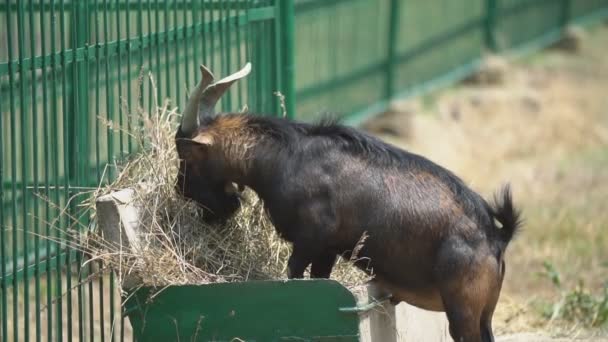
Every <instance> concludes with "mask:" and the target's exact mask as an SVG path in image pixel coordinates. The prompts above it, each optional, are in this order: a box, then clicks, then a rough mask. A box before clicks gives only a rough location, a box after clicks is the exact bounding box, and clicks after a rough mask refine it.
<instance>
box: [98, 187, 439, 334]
mask: <svg viewBox="0 0 608 342" xmlns="http://www.w3.org/2000/svg"><path fill="white" fill-rule="evenodd" d="M133 196H134V191H133V190H131V189H125V190H120V191H115V192H112V193H110V194H108V195H104V196H101V197H99V198H98V199H97V201H96V209H97V219H98V223H99V227H100V230H101V233H102V234H103V236H104V239H105V240H106V241H108V242H110V243H112V244H113V245H115V246H120V249H121V250H124V251H137V250H138V249H141V248H144V242H143V241H142V234H141V232H140V229H141V228H140V220H139V215H140V213H141V210H140V209H141V208H139V207H138V205H137V204H136V201H135V200H134V198H133ZM133 254H137V253H133ZM115 271H116V272H121V273H120V275H119V277H120V278H121V280H122V282H121V284H122V287H123V290H124V292H125V297H126V301H125V303H124V306H123V312H124V314H125V315H126V316H127V317H128V318H129V320H130V322H131V325H132V327H133V332H134V335H135V337H136V339H137V340H139V341H241V340H242V341H289V340H291V341H374V342H377V341H382V342H393V341H395V342H396V341H448V340H449V334H448V330H447V321H446V319H445V318H444V314H443V313H432V312H428V311H424V310H420V309H417V308H415V307H412V306H410V305H407V304H404V303H402V304H400V305H398V306H396V307H395V306H392V305H390V304H388V303H383V302H379V301H377V300H376V299H375V298H376V297H377V296H376V294H375V290H374V288H373V287H372V286H368V287H362V288H361V289H359V290H358V291H354V292H353V291H350V290H349V289H347V288H346V287H344V286H343V285H341V284H340V283H338V282H336V281H334V280H288V281H283V280H277V281H247V282H223V283H211V284H204V285H170V286H165V287H149V286H142V281H141V279H140V278H139V277H138V276H137V275H134V274H130V273H129V272H128V270H115Z"/></svg>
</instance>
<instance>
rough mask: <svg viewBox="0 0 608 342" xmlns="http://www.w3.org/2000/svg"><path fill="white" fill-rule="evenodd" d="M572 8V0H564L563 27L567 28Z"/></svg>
mask: <svg viewBox="0 0 608 342" xmlns="http://www.w3.org/2000/svg"><path fill="white" fill-rule="evenodd" d="M571 9H572V6H571V1H570V0H562V13H561V18H560V25H561V28H562V29H563V28H565V27H566V26H568V22H570V10H571Z"/></svg>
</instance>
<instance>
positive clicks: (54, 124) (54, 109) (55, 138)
mask: <svg viewBox="0 0 608 342" xmlns="http://www.w3.org/2000/svg"><path fill="white" fill-rule="evenodd" d="M50 5H51V12H50V16H49V20H50V22H51V27H50V28H51V32H50V33H51V46H50V51H51V52H52V53H55V52H56V51H57V42H56V38H55V37H56V29H57V16H56V12H55V7H56V3H55V0H51V2H50ZM57 62H58V59H57V58H53V59H52V60H51V70H52V71H51V76H52V79H51V113H56V114H55V115H52V120H51V137H52V138H51V145H52V147H53V149H52V154H53V155H52V160H53V185H54V191H53V201H54V202H55V204H56V207H55V208H54V210H53V212H54V213H55V215H56V218H55V219H54V220H53V222H54V224H53V227H52V228H54V229H55V231H54V234H53V235H54V236H59V230H58V229H57V228H58V227H57V223H58V222H59V224H61V220H60V218H59V212H60V209H59V205H60V202H59V201H60V193H59V186H60V185H59V122H58V117H59V115H58V113H59V108H58V101H57V96H58V95H57V75H58V74H59V72H58V65H57ZM47 234H48V236H49V237H50V236H51V226H47ZM53 246H54V247H55V253H56V255H57V259H56V263H55V265H56V266H57V272H56V275H57V281H56V283H58V284H59V286H58V287H55V291H57V290H56V289H57V288H58V289H59V291H58V292H59V293H61V283H60V282H61V277H60V276H59V274H60V273H59V272H60V270H61V264H60V259H61V258H59V257H58V256H59V253H61V250H60V245H59V243H58V242H57V240H55V242H54V244H53ZM50 263H51V262H50V260H49V261H48V263H47V265H48V268H49V274H51V275H52V273H51V271H50V268H51V266H50ZM48 282H49V285H48V290H47V295H48V299H47V305H48V311H49V320H48V322H49V326H48V330H49V334H48V340H49V342H50V341H52V340H53V330H54V324H53V323H54V321H53V288H54V287H53V286H52V283H53V278H52V276H49V280H48ZM61 302H62V298H61V296H59V297H58V298H57V301H56V303H55V305H57V307H59V308H61ZM55 322H59V323H61V310H60V309H59V310H57V316H56V318H55ZM60 326H61V324H58V328H57V329H55V332H56V336H57V340H59V341H61V331H60V330H59V327H60Z"/></svg>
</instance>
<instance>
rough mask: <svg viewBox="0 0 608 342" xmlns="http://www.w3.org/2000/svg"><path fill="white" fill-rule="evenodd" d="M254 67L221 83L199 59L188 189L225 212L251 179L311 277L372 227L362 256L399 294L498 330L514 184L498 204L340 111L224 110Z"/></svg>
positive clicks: (295, 273)
mask: <svg viewBox="0 0 608 342" xmlns="http://www.w3.org/2000/svg"><path fill="white" fill-rule="evenodd" d="M249 69H250V66H249V64H248V65H247V66H246V68H245V69H243V70H241V71H240V72H238V73H237V74H234V75H232V76H230V77H228V78H226V79H223V80H220V81H218V82H216V83H213V76H212V75H211V73H210V72H209V71H208V70H207V69H205V68H204V67H201V71H202V73H203V78H202V81H201V83H200V84H199V86H198V87H197V88H196V89H195V92H194V93H193V95H192V96H191V99H190V101H189V103H188V106H187V108H186V110H185V113H184V117H183V118H182V123H181V125H180V128H179V129H178V132H177V135H176V144H177V150H178V153H179V156H180V158H181V165H180V175H179V177H178V185H177V187H178V190H179V191H181V192H182V193H183V194H184V195H185V196H186V197H189V198H192V199H194V200H195V201H197V202H199V203H200V204H201V205H202V206H204V207H205V208H208V212H209V216H208V218H209V219H210V220H213V221H224V220H226V219H227V218H228V217H230V216H231V215H232V214H233V213H234V212H235V211H236V210H237V209H238V208H239V201H238V195H237V194H236V189H235V187H234V185H233V184H234V183H236V184H238V185H239V186H248V187H250V188H251V189H253V190H254V191H255V192H256V193H257V194H258V195H259V197H260V198H261V199H262V200H263V201H264V205H265V207H266V209H267V212H268V214H269V216H270V219H271V220H272V222H273V224H274V225H275V227H276V229H277V231H278V232H279V233H280V235H281V236H282V237H283V238H284V239H286V240H288V241H290V242H291V243H292V244H293V253H292V255H291V257H290V259H289V277H290V278H301V277H303V274H304V270H305V269H306V267H308V266H309V265H311V276H312V277H320V278H327V277H329V275H330V273H331V269H332V267H333V265H334V262H335V260H336V256H337V255H340V254H342V255H345V256H346V257H348V256H349V253H350V251H352V250H353V248H354V246H355V245H356V244H357V242H358V241H359V240H360V239H361V237H362V236H363V235H364V234H367V239H366V240H365V243H364V245H363V247H362V248H361V250H360V251H359V254H358V256H359V258H360V261H359V262H358V266H359V267H360V268H362V269H363V270H365V271H366V272H372V273H373V274H374V275H375V278H374V281H375V282H376V283H377V285H378V286H380V287H381V288H382V289H384V290H386V291H387V292H389V293H390V294H391V295H392V301H393V303H398V302H400V301H405V302H408V303H410V304H413V305H416V306H418V307H421V308H424V309H428V310H435V311H445V312H446V313H447V316H448V320H449V324H450V334H451V335H452V337H453V338H454V340H456V341H492V340H493V335H492V328H491V320H492V314H493V312H494V307H495V305H496V302H497V300H498V297H499V293H500V289H501V286H502V281H503V277H504V272H505V262H504V253H505V249H506V247H507V244H508V243H509V241H510V240H511V238H512V237H513V235H514V234H515V233H516V232H517V230H518V228H519V226H520V220H519V213H518V211H517V210H516V209H515V208H514V207H513V204H512V200H511V194H510V191H509V188H508V187H505V188H504V190H503V191H502V193H501V194H500V195H499V196H498V197H497V198H496V199H495V204H494V205H490V204H488V202H486V201H485V200H484V199H483V198H482V197H481V196H479V195H478V194H477V193H475V192H474V191H472V190H471V189H469V188H468V187H467V186H466V185H465V184H464V183H463V181H462V180H460V179H459V178H458V177H457V176H455V175H454V174H452V173H451V172H450V171H448V170H446V169H444V168H442V167H441V166H438V165H436V164H434V163H433V162H431V161H429V160H427V159H425V158H424V157H421V156H419V155H416V154H412V153H409V152H406V151H404V150H401V149H398V148H396V147H394V146H391V145H388V144H386V143H384V142H382V141H380V140H378V139H376V138H374V137H371V136H368V135H366V134H364V133H361V132H359V131H357V130H356V129H353V128H349V127H344V126H340V125H338V124H335V123H331V122H326V123H320V124H316V125H312V124H306V123H296V122H292V121H289V120H286V119H279V118H271V117H261V116H253V115H247V114H234V113H232V114H225V115H221V116H215V115H214V114H213V107H214V105H215V103H216V102H217V100H218V99H219V98H220V97H221V95H222V94H223V92H224V91H225V90H227V89H228V87H229V86H230V85H231V84H232V83H233V82H235V81H236V80H238V79H239V78H242V77H244V76H245V75H247V73H248V72H249ZM197 113H198V115H197ZM496 222H498V223H500V226H501V227H499V226H498V225H497V224H496Z"/></svg>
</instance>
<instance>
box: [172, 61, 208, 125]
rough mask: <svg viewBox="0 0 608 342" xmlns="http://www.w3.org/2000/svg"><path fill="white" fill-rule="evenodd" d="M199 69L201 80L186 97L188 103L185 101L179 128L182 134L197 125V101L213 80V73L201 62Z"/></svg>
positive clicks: (199, 100)
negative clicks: (188, 96)
mask: <svg viewBox="0 0 608 342" xmlns="http://www.w3.org/2000/svg"><path fill="white" fill-rule="evenodd" d="M200 70H201V76H202V77H201V81H200V82H199V83H198V85H197V86H196V88H194V90H193V91H192V93H191V94H190V98H189V99H188V103H186V108H185V109H184V113H183V114H182V122H181V126H180V130H181V131H182V133H184V134H191V133H193V132H194V131H195V130H196V128H197V127H198V122H197V116H196V113H197V112H198V106H199V102H201V99H202V97H203V94H204V93H205V89H207V87H209V85H210V84H212V83H213V81H214V80H215V77H214V76H213V73H212V72H211V71H209V69H207V67H205V66H204V65H202V64H201V66H200Z"/></svg>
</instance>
